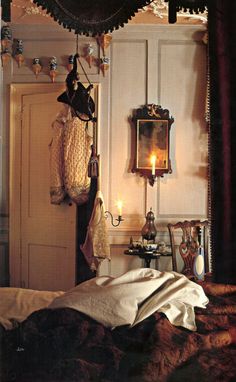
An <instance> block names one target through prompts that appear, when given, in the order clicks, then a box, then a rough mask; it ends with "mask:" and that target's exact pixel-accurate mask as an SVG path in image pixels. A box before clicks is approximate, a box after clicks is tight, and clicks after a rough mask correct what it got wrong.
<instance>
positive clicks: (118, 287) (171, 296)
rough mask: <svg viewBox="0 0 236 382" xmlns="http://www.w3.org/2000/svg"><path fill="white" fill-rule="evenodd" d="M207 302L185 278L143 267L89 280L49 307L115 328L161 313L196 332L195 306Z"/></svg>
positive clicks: (54, 301) (193, 284)
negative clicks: (118, 275)
mask: <svg viewBox="0 0 236 382" xmlns="http://www.w3.org/2000/svg"><path fill="white" fill-rule="evenodd" d="M207 303H208V298H207V297H206V295H205V293H204V291H203V289H202V287H201V286H200V285H198V284H195V283H194V282H192V281H190V280H188V279H187V278H186V277H185V276H184V275H182V274H178V273H176V272H160V271H157V270H154V269H150V268H141V269H134V270H131V271H129V272H126V273H125V274H123V275H122V276H120V277H116V278H114V277H110V276H100V277H96V278H93V279H91V280H88V281H85V282H84V283H82V284H79V285H78V286H76V287H75V288H72V289H70V290H69V291H68V292H65V293H64V294H63V295H61V296H59V297H57V298H55V299H54V300H53V301H52V303H51V304H50V305H49V308H52V309H53V308H62V307H69V308H73V309H76V310H78V311H80V312H83V313H85V314H87V315H88V316H90V317H92V318H94V319H95V320H97V321H98V322H100V323H102V324H103V325H105V326H107V327H112V328H114V327H116V326H120V325H130V326H134V325H136V324H137V323H138V322H140V321H142V320H143V319H144V318H146V317H148V316H150V315H151V314H152V313H154V312H155V311H159V312H163V313H164V314H165V315H166V316H167V318H168V319H169V320H170V322H171V323H172V324H173V325H177V326H183V327H185V328H187V329H189V330H193V331H194V330H196V324H195V314H194V307H195V306H198V307H201V308H205V307H206V304H207Z"/></svg>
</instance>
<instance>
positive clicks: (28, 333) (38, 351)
mask: <svg viewBox="0 0 236 382" xmlns="http://www.w3.org/2000/svg"><path fill="white" fill-rule="evenodd" d="M128 273H129V272H128ZM134 274H135V277H136V279H135V277H134ZM169 274H171V277H172V276H173V274H174V278H175V281H176V282H177V284H178V286H179V284H180V283H182V285H183V288H182V289H181V293H179V292H178V293H179V294H178V295H175V297H176V298H175V299H172V298H171V297H170V296H171V295H170V294H168V296H169V297H168V298H169V300H171V301H172V300H173V301H178V303H179V301H181V302H186V301H188V300H186V298H189V297H188V296H189V293H190V295H191V294H192V295H191V299H192V298H195V297H196V296H197V299H196V300H195V302H194V303H193V305H194V309H193V310H194V317H192V318H191V320H192V322H193V327H189V329H188V328H187V327H188V325H187V327H186V325H185V324H184V322H185V323H186V322H187V323H188V324H189V321H188V320H186V315H188V314H187V313H188V312H187V311H185V312H184V314H183V315H182V316H181V319H180V316H179V315H178V314H177V315H176V314H175V313H174V321H173V322H174V324H173V323H171V319H172V318H173V316H171V315H169V313H168V309H167V308H166V304H164V305H163V304H160V309H158V310H156V311H153V312H152V309H153V306H154V304H153V301H154V302H155V304H156V303H157V302H158V301H160V299H162V298H163V295H165V293H166V289H168V288H169V287H170V286H172V285H173V284H172V281H170V278H169ZM130 275H131V276H132V280H131V279H130V278H128V279H127V274H125V277H126V279H125V290H128V289H129V286H128V284H130V288H131V289H130V290H131V298H127V296H129V294H128V292H127V293H124V295H123V296H124V297H123V298H121V299H120V300H122V301H123V302H124V304H123V305H124V306H123V309H126V308H127V307H128V308H130V307H131V308H130V309H131V313H129V314H128V315H127V317H126V318H125V320H126V321H124V322H122V321H119V322H118V324H117V326H116V325H115V326H112V321H111V322H110V321H109V320H110V318H109V317H110V316H111V314H112V313H113V312H112V309H111V311H110V312H109V311H107V310H106V309H107V308H106V306H105V305H104V306H103V309H100V311H101V312H103V313H104V318H102V319H101V318H100V317H97V319H94V318H92V316H91V315H90V313H89V314H87V313H88V312H87V313H84V312H85V311H86V309H87V308H86V305H85V308H83V298H84V300H85V299H86V298H87V295H86V293H88V294H90V288H91V285H92V287H94V285H95V284H94V283H97V281H96V280H93V281H91V282H90V281H89V283H87V282H85V283H83V286H82V293H81V287H79V295H78V296H77V297H78V299H79V304H81V305H80V306H78V307H75V306H74V305H73V306H74V307H73V308H72V305H70V304H71V301H72V300H73V298H72V297H73V296H74V291H75V290H73V293H71V291H69V293H67V292H65V293H64V292H52V293H56V294H57V293H58V294H57V295H55V296H53V295H51V296H50V298H49V300H50V301H49V300H47V302H45V307H41V308H40V309H38V310H36V311H33V312H32V313H31V314H29V316H28V317H27V318H25V319H22V318H21V320H20V322H19V323H18V324H17V325H16V323H15V325H14V326H13V327H12V328H11V330H9V329H10V328H8V329H7V328H6V327H5V326H3V325H1V353H0V357H1V359H0V365H1V377H0V380H1V381H2V382H8V381H18V382H32V381H34V382H39V381H40V382H42V381H47V382H59V381H63V382H73V381H79V382H88V381H103V382H110V381H112V382H114V381H119V382H120V381H122V382H125V381H127V382H128V381H138V382H139V381H140V382H142V381H143V382H151V381H156V382H157V381H158V382H162V381H168V382H170V381H173V382H177V381H191V382H195V381H198V382H199V381H201V382H204V381H208V382H210V381H212V382H213V381H214V382H216V381H235V380H236V363H235V362H234V361H235V360H236V285H223V284H214V283H212V282H210V281H203V282H201V285H200V286H199V284H197V283H192V282H191V281H189V280H187V281H186V280H185V279H186V278H185V276H183V275H181V276H179V275H178V274H176V273H173V272H158V271H155V270H150V269H140V270H138V271H135V270H134V271H132V272H131V273H129V275H128V276H129V277H130ZM137 275H138V276H137ZM166 275H167V276H166ZM150 276H151V277H150ZM137 277H138V278H137ZM146 277H148V278H149V281H150V282H151V283H152V288H153V285H154V283H155V282H156V279H157V278H158V280H159V279H160V278H163V277H164V278H165V277H167V278H165V282H164V283H161V284H158V287H157V289H158V295H156V291H155V290H154V289H152V288H151V289H149V292H148V294H146V293H144V288H143V285H144V284H143V283H144V282H145V281H146V280H145V278H146ZM155 278H156V279H155ZM172 278H173V277H172ZM95 279H99V283H100V284H99V285H100V286H101V282H103V284H102V287H104V285H106V286H107V285H108V283H109V282H110V279H109V280H108V279H106V278H103V279H102V281H101V278H95ZM150 279H151V280H150ZM122 280H123V281H124V277H123V279H122ZM114 282H115V284H116V290H118V291H119V293H121V294H122V293H123V290H124V289H122V288H123V287H122V288H121V285H120V283H117V280H116V279H115V280H112V283H113V285H114ZM158 282H159V281H158ZM189 282H190V283H192V284H189ZM91 283H92V284H91ZM184 283H185V284H184ZM186 283H187V284H186ZM177 284H175V285H177ZM193 284H195V285H196V288H195V286H194V285H193ZM81 285H82V284H81ZM97 285H98V284H97ZM186 287H187V289H186ZM189 287H190V288H191V290H190V289H188V288H189ZM83 288H84V289H83ZM96 289H97V288H96ZM98 289H99V288H98ZM102 289H104V288H102ZM77 290H78V289H76V291H77ZM108 290H109V291H110V290H111V288H110V285H109V288H108ZM135 290H137V293H136V294H135ZM184 291H185V292H186V291H187V293H184ZM42 293H43V292H42ZM83 293H84V295H83ZM117 293H118V292H117ZM119 293H118V294H117V296H116V297H117V298H119ZM168 293H169V292H168ZM174 293H175V292H174ZM196 293H197V294H196ZM68 295H69V296H70V298H69V301H70V302H69V303H68V300H66V299H65V297H66V296H68ZM141 295H142V297H141V298H140V296H141ZM147 295H148V297H147ZM94 296H95V298H94V299H91V301H90V302H88V305H89V304H90V305H91V306H93V308H94V310H96V303H95V302H96V301H97V307H98V308H99V306H100V307H101V302H102V301H106V298H104V295H102V293H101V299H100V298H99V296H100V292H99V293H98V294H97V295H96V293H95V295H94ZM132 296H135V298H132ZM192 296H193V297H192ZM194 296H195V297H194ZM204 296H205V297H204ZM198 298H200V300H199V299H198ZM78 299H77V302H78ZM124 300H125V301H124ZM65 301H67V304H66V303H65ZM81 301H82V302H81ZM150 301H152V303H150ZM199 301H200V303H199ZM110 305H111V304H110V301H109V303H108V304H107V306H110ZM167 305H168V304H167ZM81 306H82V308H81ZM176 306H177V305H175V306H174V308H176ZM137 307H138V312H140V307H141V308H142V312H146V313H145V314H146V316H145V314H144V315H143V317H142V318H143V319H139V320H137ZM143 307H145V309H144V308H143ZM147 307H148V308H149V312H148V314H147ZM150 307H151V310H150ZM187 307H189V304H188V303H187ZM79 309H80V310H79ZM135 309H136V311H135ZM165 309H166V311H165ZM114 310H115V308H114ZM121 310H122V307H121V308H120V307H117V311H119V312H120V311H121ZM154 310H155V309H154ZM190 310H191V309H190ZM98 311H99V309H98ZM134 311H135V312H136V313H135V314H134V316H135V320H136V321H135V320H134V321H133V318H134V316H133V313H134ZM164 311H165V313H163V312H164ZM191 311H192V310H191ZM172 313H173V312H172ZM182 313H183V312H182ZM25 314H26V312H25ZM114 315H115V316H116V312H115V314H114ZM119 315H120V316H121V318H122V317H123V316H124V315H123V314H118V316H119ZM139 316H140V314H139ZM171 317H172V318H171ZM115 319H116V318H115ZM103 320H105V321H103ZM102 322H103V323H102ZM125 322H126V323H125ZM131 322H133V323H135V324H133V323H132V324H130V323H131ZM194 325H196V327H194ZM190 329H191V330H190Z"/></svg>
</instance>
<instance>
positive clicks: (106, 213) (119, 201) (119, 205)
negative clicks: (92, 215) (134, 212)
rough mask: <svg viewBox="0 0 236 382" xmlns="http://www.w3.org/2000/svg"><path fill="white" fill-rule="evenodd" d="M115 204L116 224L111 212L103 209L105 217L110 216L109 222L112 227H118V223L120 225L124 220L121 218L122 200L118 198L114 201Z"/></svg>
mask: <svg viewBox="0 0 236 382" xmlns="http://www.w3.org/2000/svg"><path fill="white" fill-rule="evenodd" d="M116 205H117V208H118V217H117V219H115V220H116V221H117V223H116V224H115V223H114V217H113V215H112V213H111V212H110V211H105V217H106V219H107V218H108V216H110V218H111V224H112V225H113V227H118V225H120V223H121V222H123V221H124V219H123V218H122V207H123V202H122V200H118V201H117V202H116Z"/></svg>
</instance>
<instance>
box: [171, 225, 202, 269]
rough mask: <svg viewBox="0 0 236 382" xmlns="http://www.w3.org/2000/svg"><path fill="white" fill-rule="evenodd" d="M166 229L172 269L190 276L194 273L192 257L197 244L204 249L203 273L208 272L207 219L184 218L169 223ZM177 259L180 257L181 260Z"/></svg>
mask: <svg viewBox="0 0 236 382" xmlns="http://www.w3.org/2000/svg"><path fill="white" fill-rule="evenodd" d="M168 230H169V234H170V244H171V250H172V256H173V257H172V261H173V271H176V272H179V273H184V274H185V275H186V276H192V275H193V274H194V273H193V265H194V258H195V256H196V255H197V252H198V248H199V245H201V246H202V247H203V249H204V266H205V273H207V272H209V258H208V239H209V225H208V221H207V220H204V221H200V220H190V221H188V220H185V221H183V222H178V223H175V224H171V223H169V224H168ZM179 259H182V261H181V260H179ZM181 263H182V264H181ZM180 267H181V268H180Z"/></svg>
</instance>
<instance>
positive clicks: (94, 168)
mask: <svg viewBox="0 0 236 382" xmlns="http://www.w3.org/2000/svg"><path fill="white" fill-rule="evenodd" d="M98 168H99V159H98V156H97V155H96V152H95V148H94V145H92V154H91V157H90V160H89V164H88V176H89V178H98V176H99V170H98Z"/></svg>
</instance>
